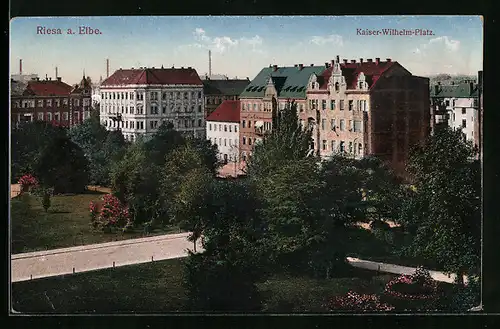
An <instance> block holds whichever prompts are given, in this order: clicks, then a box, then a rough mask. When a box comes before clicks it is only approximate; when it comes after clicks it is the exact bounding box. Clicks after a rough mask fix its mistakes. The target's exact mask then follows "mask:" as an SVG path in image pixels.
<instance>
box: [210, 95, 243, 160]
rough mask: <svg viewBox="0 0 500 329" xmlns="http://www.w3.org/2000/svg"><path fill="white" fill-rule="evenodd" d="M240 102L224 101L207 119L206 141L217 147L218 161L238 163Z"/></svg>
mask: <svg viewBox="0 0 500 329" xmlns="http://www.w3.org/2000/svg"><path fill="white" fill-rule="evenodd" d="M239 128H240V102H239V101H235V100H226V101H224V102H223V103H222V104H220V105H219V106H218V107H217V109H215V111H213V112H212V113H211V114H210V115H209V116H208V117H207V139H208V140H209V141H211V142H212V144H215V145H217V148H218V150H219V160H221V161H223V162H224V163H228V162H235V163H236V162H239V153H240V152H239V139H240V138H239Z"/></svg>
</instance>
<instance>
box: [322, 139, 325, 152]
mask: <svg viewBox="0 0 500 329" xmlns="http://www.w3.org/2000/svg"><path fill="white" fill-rule="evenodd" d="M322 146H323V151H326V140H325V139H323V145H322Z"/></svg>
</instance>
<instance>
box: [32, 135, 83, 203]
mask: <svg viewBox="0 0 500 329" xmlns="http://www.w3.org/2000/svg"><path fill="white" fill-rule="evenodd" d="M34 172H35V173H36V176H37V177H38V178H39V180H40V182H41V185H42V186H44V187H51V188H54V193H82V192H84V191H85V189H86V187H87V184H88V160H87V159H86V157H85V155H84V153H83V151H82V149H81V148H80V147H79V146H78V145H76V144H75V143H73V142H72V141H71V140H70V139H69V138H67V137H59V138H57V139H55V140H53V142H52V143H51V144H49V145H47V146H46V147H45V148H44V150H43V151H42V153H41V154H40V157H39V160H38V161H37V163H36V166H35V168H34Z"/></svg>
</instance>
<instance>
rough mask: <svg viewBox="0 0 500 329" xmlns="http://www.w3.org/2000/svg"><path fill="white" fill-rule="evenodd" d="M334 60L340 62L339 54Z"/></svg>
mask: <svg viewBox="0 0 500 329" xmlns="http://www.w3.org/2000/svg"><path fill="white" fill-rule="evenodd" d="M336 61H337V63H340V57H339V55H337V57H336Z"/></svg>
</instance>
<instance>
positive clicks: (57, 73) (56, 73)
mask: <svg viewBox="0 0 500 329" xmlns="http://www.w3.org/2000/svg"><path fill="white" fill-rule="evenodd" d="M58 76H59V74H58V73H57V66H56V78H57V77H58Z"/></svg>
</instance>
